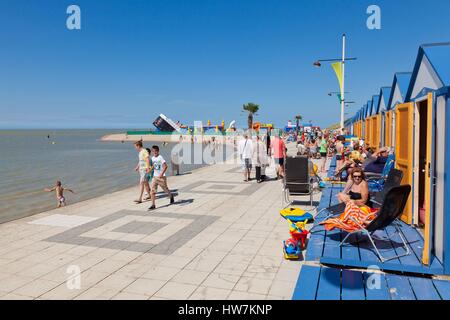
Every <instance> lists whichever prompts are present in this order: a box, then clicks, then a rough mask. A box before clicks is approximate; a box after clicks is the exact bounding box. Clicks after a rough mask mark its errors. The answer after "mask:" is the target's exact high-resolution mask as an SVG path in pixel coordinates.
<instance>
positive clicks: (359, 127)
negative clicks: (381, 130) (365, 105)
mask: <svg viewBox="0 0 450 320" xmlns="http://www.w3.org/2000/svg"><path fill="white" fill-rule="evenodd" d="M356 136H357V137H358V138H359V139H361V138H362V108H361V109H360V110H359V111H358V120H357V125H356Z"/></svg>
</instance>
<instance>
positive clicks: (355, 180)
mask: <svg viewBox="0 0 450 320" xmlns="http://www.w3.org/2000/svg"><path fill="white" fill-rule="evenodd" d="M337 197H338V199H339V202H341V203H342V202H344V203H348V202H349V201H350V200H352V201H353V202H354V203H355V204H356V205H357V206H364V205H367V204H368V203H369V185H368V184H367V181H366V178H365V175H364V171H363V170H362V169H361V168H360V167H356V168H353V169H352V170H351V172H350V176H349V179H348V180H347V184H346V186H345V188H344V191H343V192H341V193H339V194H338V195H337Z"/></svg>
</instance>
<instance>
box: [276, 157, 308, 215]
mask: <svg viewBox="0 0 450 320" xmlns="http://www.w3.org/2000/svg"><path fill="white" fill-rule="evenodd" d="M313 191H314V189H313V185H312V183H311V177H310V170H309V159H308V157H306V156H294V157H286V164H285V174H284V178H283V206H284V204H285V203H287V205H286V206H284V207H287V206H289V205H291V204H292V202H293V201H291V200H290V197H289V196H291V195H293V196H308V195H309V197H310V203H311V207H312V206H313Z"/></svg>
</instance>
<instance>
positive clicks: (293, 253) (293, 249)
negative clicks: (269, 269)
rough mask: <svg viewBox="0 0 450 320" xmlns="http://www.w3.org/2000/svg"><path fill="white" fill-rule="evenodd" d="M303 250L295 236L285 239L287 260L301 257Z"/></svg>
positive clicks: (284, 247) (284, 245)
mask: <svg viewBox="0 0 450 320" xmlns="http://www.w3.org/2000/svg"><path fill="white" fill-rule="evenodd" d="M300 253H301V250H300V248H299V247H298V241H296V240H295V239H293V238H290V239H287V240H286V241H283V254H284V258H285V259H287V260H297V259H300Z"/></svg>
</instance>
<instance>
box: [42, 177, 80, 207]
mask: <svg viewBox="0 0 450 320" xmlns="http://www.w3.org/2000/svg"><path fill="white" fill-rule="evenodd" d="M44 191H46V192H53V191H55V193H56V201H57V208H61V207H64V206H65V205H66V198H65V197H64V191H69V192H72V193H75V192H73V190H72V189H68V188H64V187H63V186H62V184H61V181H56V184H55V186H54V187H53V188H51V189H49V188H45V189H44Z"/></svg>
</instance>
